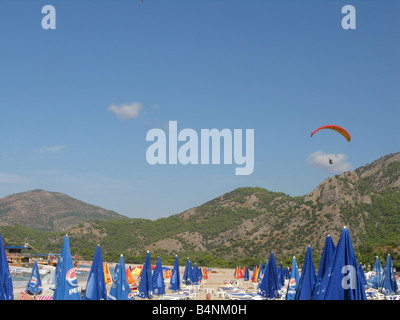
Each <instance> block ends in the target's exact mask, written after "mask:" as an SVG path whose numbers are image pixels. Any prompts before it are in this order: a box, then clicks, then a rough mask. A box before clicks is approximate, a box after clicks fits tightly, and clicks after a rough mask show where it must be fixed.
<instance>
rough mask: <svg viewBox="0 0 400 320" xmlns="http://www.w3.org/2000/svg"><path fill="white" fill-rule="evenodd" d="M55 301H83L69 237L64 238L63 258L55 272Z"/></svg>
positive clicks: (60, 259)
mask: <svg viewBox="0 0 400 320" xmlns="http://www.w3.org/2000/svg"><path fill="white" fill-rule="evenodd" d="M53 300H82V297H81V289H80V287H79V283H78V279H77V278H76V273H75V268H74V265H73V263H72V258H71V250H70V248H69V237H68V235H66V236H65V237H64V243H63V247H62V251H61V256H60V258H59V260H58V262H57V267H56V271H55V288H54V293H53Z"/></svg>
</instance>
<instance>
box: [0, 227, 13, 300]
mask: <svg viewBox="0 0 400 320" xmlns="http://www.w3.org/2000/svg"><path fill="white" fill-rule="evenodd" d="M0 300H14V290H13V284H12V280H11V274H10V269H9V267H8V262H7V255H6V250H5V249H4V243H3V236H2V235H1V232H0Z"/></svg>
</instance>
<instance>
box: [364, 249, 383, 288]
mask: <svg viewBox="0 0 400 320" xmlns="http://www.w3.org/2000/svg"><path fill="white" fill-rule="evenodd" d="M382 276H383V268H382V265H381V262H380V260H379V258H378V256H377V257H376V258H375V263H374V267H373V268H372V273H371V276H370V278H369V279H368V283H367V285H368V286H369V287H371V288H373V289H378V288H379V285H380V283H381V282H382Z"/></svg>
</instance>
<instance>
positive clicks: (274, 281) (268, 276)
mask: <svg viewBox="0 0 400 320" xmlns="http://www.w3.org/2000/svg"><path fill="white" fill-rule="evenodd" d="M280 288H281V286H280V284H279V283H278V267H277V266H276V262H275V256H274V253H273V252H271V254H270V256H269V260H268V263H267V265H266V270H265V272H264V276H263V278H262V281H261V283H260V285H259V287H258V294H259V295H261V296H263V297H266V298H270V299H273V298H278V297H279V290H280Z"/></svg>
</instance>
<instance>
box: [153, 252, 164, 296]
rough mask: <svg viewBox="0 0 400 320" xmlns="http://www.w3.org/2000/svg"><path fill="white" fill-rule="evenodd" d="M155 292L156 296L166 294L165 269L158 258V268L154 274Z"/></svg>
mask: <svg viewBox="0 0 400 320" xmlns="http://www.w3.org/2000/svg"><path fill="white" fill-rule="evenodd" d="M153 291H154V294H156V295H163V294H164V293H165V284H164V276H163V267H162V264H161V258H160V257H158V258H157V264H156V268H155V269H154V273H153Z"/></svg>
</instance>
